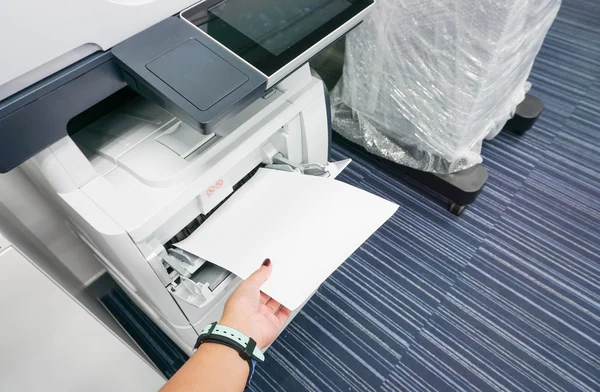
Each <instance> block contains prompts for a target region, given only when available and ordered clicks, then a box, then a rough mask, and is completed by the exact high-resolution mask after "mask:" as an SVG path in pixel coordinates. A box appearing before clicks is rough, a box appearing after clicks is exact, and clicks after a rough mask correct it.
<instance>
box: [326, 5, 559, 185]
mask: <svg viewBox="0 0 600 392" xmlns="http://www.w3.org/2000/svg"><path fill="white" fill-rule="evenodd" d="M559 7H560V0H377V3H376V5H375V7H374V9H373V11H372V12H371V14H370V16H369V17H368V18H367V20H365V21H364V22H363V23H362V25H361V26H359V28H357V29H356V30H355V31H353V32H351V33H350V34H348V36H347V38H346V53H345V63H344V72H343V76H342V79H341V80H340V82H339V83H338V84H337V86H336V87H335V89H334V91H333V93H332V109H333V111H332V114H333V125H334V129H335V130H336V131H338V132H339V133H340V134H342V135H343V136H344V137H346V138H347V139H349V140H351V141H354V142H356V143H358V144H360V145H362V146H364V147H365V148H366V149H367V150H369V151H370V152H373V153H375V154H378V155H380V156H382V157H384V158H388V159H390V160H393V161H395V162H397V163H400V164H403V165H406V166H410V167H413V168H416V169H420V170H425V171H430V172H436V173H452V172H456V171H459V170H464V169H467V168H469V167H471V166H473V165H474V164H476V163H480V162H481V156H480V150H481V142H482V140H483V139H484V138H492V137H494V136H496V134H497V133H498V132H499V131H500V130H501V128H502V126H503V125H504V123H505V122H506V121H507V120H508V119H509V118H511V117H512V115H513V114H514V111H515V109H516V107H517V105H518V104H519V103H520V102H521V101H522V100H523V99H524V97H525V93H526V91H527V90H528V88H529V86H528V83H527V78H528V76H529V73H530V71H531V68H532V66H533V62H534V60H535V57H536V55H537V53H538V51H539V49H540V47H541V45H542V42H543V40H544V38H545V36H546V33H547V31H548V29H549V28H550V26H551V24H552V22H553V21H554V19H555V17H556V14H557V12H558V9H559Z"/></svg>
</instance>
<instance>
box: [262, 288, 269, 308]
mask: <svg viewBox="0 0 600 392" xmlns="http://www.w3.org/2000/svg"><path fill="white" fill-rule="evenodd" d="M270 299H271V297H269V296H268V295H267V294H265V293H263V292H262V291H261V292H260V304H261V305H265V304H266V303H267V302H269V300H270Z"/></svg>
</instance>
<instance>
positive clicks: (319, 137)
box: [0, 0, 373, 353]
mask: <svg viewBox="0 0 600 392" xmlns="http://www.w3.org/2000/svg"><path fill="white" fill-rule="evenodd" d="M372 5H373V1H372V0H224V1H220V0H205V1H201V2H199V3H196V4H194V3H193V2H192V1H190V0H94V1H86V2H72V1H69V0H57V1H53V2H43V1H21V0H6V1H3V2H2V5H0V14H1V15H2V16H0V21H1V23H0V24H1V25H2V26H1V27H0V32H1V33H2V34H0V35H2V36H3V38H2V41H1V42H2V44H1V46H2V47H1V48H0V49H1V51H0V53H2V61H0V173H6V172H8V171H11V170H12V169H14V168H16V167H19V168H20V169H19V170H23V171H24V172H25V173H26V174H27V176H28V177H29V178H30V179H31V180H32V181H33V182H34V183H35V184H36V185H37V187H38V188H39V189H40V192H42V193H43V195H44V197H47V198H48V199H50V200H52V202H53V203H55V205H56V206H57V208H58V209H59V210H60V211H61V216H63V217H64V220H65V223H66V224H67V225H68V227H69V228H70V229H71V230H72V231H73V233H75V234H76V236H78V237H80V239H81V240H82V241H83V242H84V243H85V244H86V245H87V246H88V247H89V248H90V249H91V250H92V252H93V255H94V257H96V258H97V260H98V261H99V262H100V263H101V264H102V266H103V267H104V268H105V269H106V271H107V272H108V273H109V274H110V275H111V276H112V277H113V278H114V279H115V280H116V282H117V283H118V284H119V285H120V286H121V287H122V288H123V289H124V290H125V291H126V293H127V294H128V295H129V296H130V297H131V298H132V299H133V300H134V301H135V302H136V303H137V305H138V306H139V307H140V308H141V309H143V310H144V312H145V313H146V314H147V315H148V316H149V317H150V318H152V320H153V321H154V322H155V323H156V324H157V325H159V326H160V327H161V328H162V329H163V330H164V331H165V332H166V333H167V334H168V335H169V336H170V337H171V338H172V339H173V340H174V341H175V342H176V343H177V344H178V345H179V346H180V347H181V348H182V349H184V350H185V351H186V352H188V353H191V350H192V347H193V345H194V343H195V340H196V338H197V336H198V332H199V331H200V330H201V329H202V327H204V326H205V324H207V323H208V322H211V321H214V320H216V319H218V318H219V317H220V314H221V312H222V309H223V305H224V302H225V300H226V299H227V297H228V295H229V294H230V293H231V292H232V290H233V289H234V288H235V287H236V285H237V284H238V283H239V281H240V279H239V278H238V277H236V276H234V275H233V274H231V273H230V272H229V271H226V270H223V269H222V268H220V267H218V266H216V265H214V264H212V263H210V260H202V259H200V258H198V257H194V256H192V255H190V254H187V253H186V252H184V251H182V250H180V249H178V248H176V247H173V246H172V244H173V243H175V242H178V241H181V240H183V239H184V238H186V237H187V236H189V235H190V234H191V233H193V232H194V230H196V229H197V228H198V227H199V226H200V225H201V224H202V223H203V221H204V220H205V219H207V217H208V216H210V214H211V213H212V212H214V211H215V209H217V208H219V205H220V204H222V203H223V202H224V201H225V200H226V199H227V198H228V196H230V195H231V194H232V193H233V192H235V191H236V189H238V188H239V187H240V186H241V185H242V184H243V183H244V182H245V181H247V180H248V179H249V178H250V177H251V176H252V175H253V173H254V172H255V171H256V170H257V169H258V168H260V167H265V166H267V167H271V168H273V169H279V170H288V171H296V172H300V173H303V174H304V175H318V176H324V177H332V178H333V177H335V176H336V175H337V174H338V173H339V171H340V170H341V169H342V168H343V167H344V162H342V163H330V162H329V161H328V151H329V145H330V133H331V129H330V125H329V124H330V121H329V119H330V117H329V108H328V103H327V92H326V90H325V88H324V85H323V83H322V82H321V80H320V79H319V78H318V77H316V76H314V75H313V74H312V73H311V70H310V68H309V65H308V60H309V59H310V58H311V57H312V56H314V55H315V54H317V53H318V52H319V51H320V50H321V49H323V48H324V47H326V46H327V45H328V44H330V43H332V42H333V41H335V40H336V39H338V38H340V37H341V36H342V35H344V34H345V33H347V32H348V31H350V30H351V29H352V28H354V27H355V26H357V25H358V24H359V23H360V22H361V20H362V19H363V18H364V17H365V15H366V13H367V12H368V11H369V9H370V7H371V6H372Z"/></svg>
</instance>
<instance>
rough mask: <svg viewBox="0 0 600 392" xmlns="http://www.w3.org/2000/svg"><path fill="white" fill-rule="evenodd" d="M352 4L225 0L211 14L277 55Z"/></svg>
mask: <svg viewBox="0 0 600 392" xmlns="http://www.w3.org/2000/svg"><path fill="white" fill-rule="evenodd" d="M350 5H351V4H350V3H348V2H347V1H346V0H304V1H298V0H278V1H272V0H252V1H247V0H226V1H223V2H221V3H219V4H217V5H215V6H214V7H212V8H210V9H209V10H208V11H209V17H210V16H214V17H218V18H220V19H221V20H222V21H224V22H225V23H227V24H228V25H230V26H231V27H233V28H235V29H236V30H238V31H239V32H240V33H242V34H244V35H245V36H247V37H248V38H250V39H251V40H253V41H254V42H256V43H257V44H259V45H260V46H262V47H263V48H265V49H266V50H268V51H269V52H270V53H271V54H273V55H275V56H278V55H280V54H281V53H283V52H284V51H286V50H287V49H289V48H290V47H291V46H292V45H294V44H295V43H297V42H298V41H300V40H301V39H302V38H304V37H306V36H308V35H309V34H310V33H312V32H313V31H315V30H316V29H318V28H319V27H321V26H323V25H324V24H325V23H327V22H328V21H330V20H331V19H333V18H334V17H335V16H336V15H338V14H340V13H341V12H342V11H344V10H345V9H347V8H348V7H350Z"/></svg>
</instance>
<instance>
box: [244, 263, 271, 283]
mask: <svg viewBox="0 0 600 392" xmlns="http://www.w3.org/2000/svg"><path fill="white" fill-rule="evenodd" d="M272 269H273V267H271V260H269V259H265V261H264V262H263V264H262V266H261V267H260V268H259V269H257V270H256V271H255V272H254V273H253V274H252V275H250V276H249V277H248V279H246V284H247V285H249V286H251V287H253V288H256V289H258V288H260V286H262V284H263V283H265V281H266V280H267V279H269V276H271V271H272Z"/></svg>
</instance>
